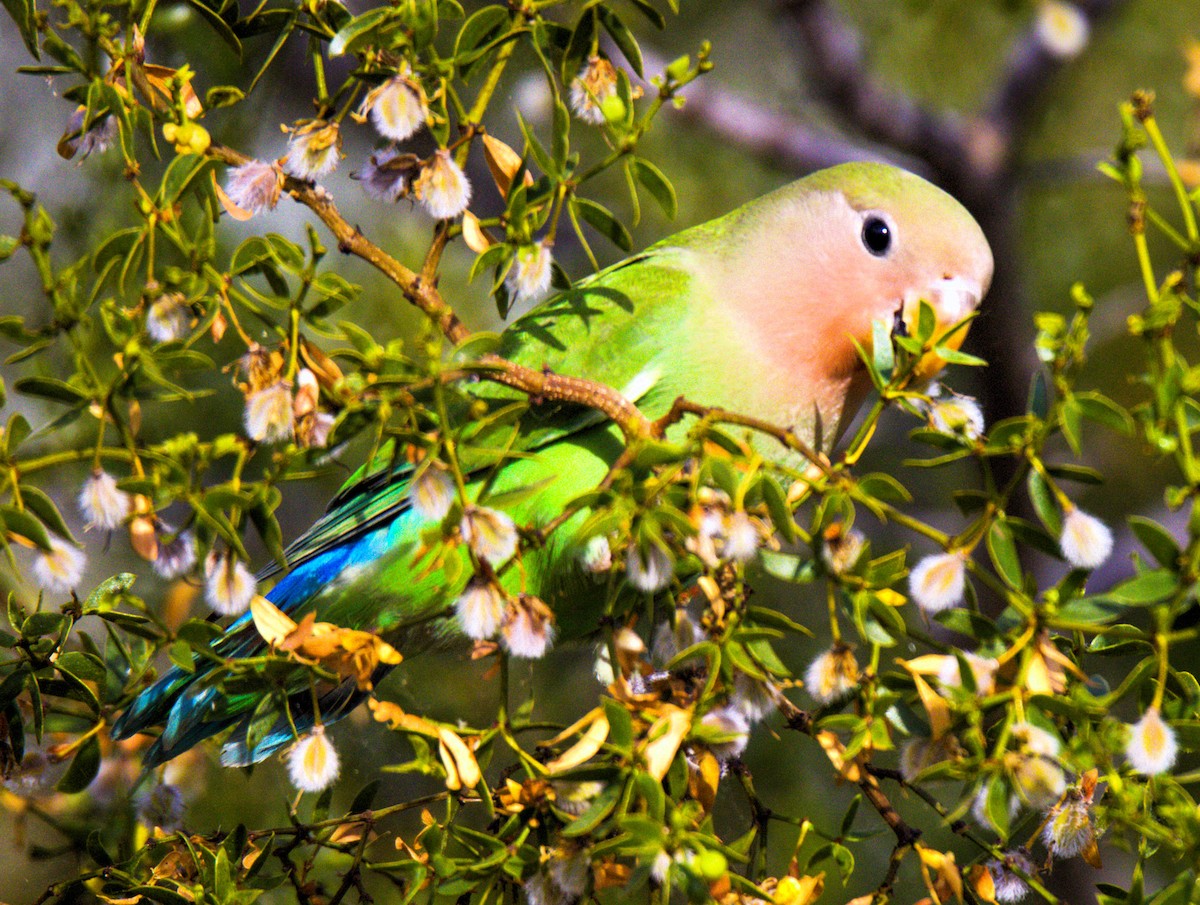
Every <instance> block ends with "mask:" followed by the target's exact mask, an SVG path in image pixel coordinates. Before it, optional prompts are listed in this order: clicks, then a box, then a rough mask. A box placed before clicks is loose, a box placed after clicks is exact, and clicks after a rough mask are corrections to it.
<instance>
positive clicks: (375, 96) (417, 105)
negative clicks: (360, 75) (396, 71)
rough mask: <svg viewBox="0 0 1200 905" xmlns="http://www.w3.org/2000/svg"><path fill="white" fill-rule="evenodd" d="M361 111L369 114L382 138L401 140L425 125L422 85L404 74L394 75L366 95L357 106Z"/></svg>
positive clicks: (425, 113)
mask: <svg viewBox="0 0 1200 905" xmlns="http://www.w3.org/2000/svg"><path fill="white" fill-rule="evenodd" d="M363 113H369V115H370V117H371V124H372V125H373V126H375V128H376V129H377V130H378V131H379V134H380V135H382V136H383V137H384V138H390V139H391V140H392V141H404V140H405V139H407V138H411V137H412V136H413V135H415V134H416V133H417V132H418V131H419V130H420V128H421V127H422V126H423V125H425V120H426V118H427V117H428V115H429V110H428V108H427V107H426V106H425V94H424V92H423V91H422V90H421V87H420V86H419V85H418V84H417V83H416V82H414V81H413V80H412V79H410V78H408V77H407V76H404V75H395V76H392V78H390V79H388V80H387V81H386V82H384V83H383V84H382V85H380V86H378V87H377V88H374V89H373V90H372V91H371V92H370V93H369V94H368V95H367V96H366V98H365V99H364V100H363V102H362V106H361V107H360V108H359V114H360V115H361V114H363Z"/></svg>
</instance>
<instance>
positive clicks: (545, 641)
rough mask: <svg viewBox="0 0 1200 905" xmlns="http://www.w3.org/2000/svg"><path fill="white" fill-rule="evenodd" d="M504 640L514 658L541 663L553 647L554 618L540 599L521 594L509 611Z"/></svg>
mask: <svg viewBox="0 0 1200 905" xmlns="http://www.w3.org/2000/svg"><path fill="white" fill-rule="evenodd" d="M501 640H502V641H503V642H504V649H505V650H507V651H508V652H509V653H510V654H512V655H513V656H514V657H522V658H524V659H526V660H537V659H540V658H541V657H544V656H545V655H546V651H548V650H549V649H550V645H551V644H553V643H554V615H553V614H552V613H551V612H550V608H549V607H548V606H546V604H545V603H543V602H542V601H541V600H539V599H538V598H537V597H534V596H533V595H531V594H522V595H521V596H520V597H518V598H517V599H516V600H515V601H513V602H512V603H511V604H510V606H509V608H508V613H507V614H506V616H505V619H504V628H503V629H502V632H501Z"/></svg>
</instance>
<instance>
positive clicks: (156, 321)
mask: <svg viewBox="0 0 1200 905" xmlns="http://www.w3.org/2000/svg"><path fill="white" fill-rule="evenodd" d="M191 326H192V308H191V306H190V305H189V304H188V303H187V299H185V298H184V297H183V293H181V292H164V293H163V294H162V295H160V296H159V297H158V298H157V299H155V300H154V301H153V302H152V303H151V304H150V309H149V310H148V311H147V312H146V332H147V333H149V334H150V338H151V339H152V340H154V341H155V342H157V343H167V342H171V341H173V340H176V339H182V338H183V337H184V336H186V335H187V332H188V330H189V329H190V328H191Z"/></svg>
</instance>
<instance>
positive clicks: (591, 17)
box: [562, 6, 596, 85]
mask: <svg viewBox="0 0 1200 905" xmlns="http://www.w3.org/2000/svg"><path fill="white" fill-rule="evenodd" d="M595 38H596V7H595V6H589V7H588V8H586V9H585V10H584V11H583V13H582V14H580V16H579V21H578V22H577V23H575V29H574V31H572V32H571V40H570V42H569V43H568V44H567V51H566V53H564V54H563V62H562V82H563V84H564V85H570V84H571V83H572V82H573V81H574V80H575V79H576V78H577V77H578V76H579V70H580V69H582V68H583V64H584V61H585V60H587V58H588V56H589V54H591V52H592V46H593V45H594V44H595Z"/></svg>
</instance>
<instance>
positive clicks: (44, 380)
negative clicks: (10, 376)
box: [13, 377, 89, 405]
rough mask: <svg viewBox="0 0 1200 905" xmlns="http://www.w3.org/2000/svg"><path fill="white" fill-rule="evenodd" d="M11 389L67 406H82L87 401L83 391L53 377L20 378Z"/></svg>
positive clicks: (86, 395)
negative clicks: (63, 403)
mask: <svg viewBox="0 0 1200 905" xmlns="http://www.w3.org/2000/svg"><path fill="white" fill-rule="evenodd" d="M13 389H14V390H16V391H17V392H18V393H22V394H24V395H26V396H37V397H40V398H42V399H52V400H54V401H55V402H65V403H67V404H69V405H82V404H83V403H85V402H87V401H88V399H89V397H88V394H87V393H85V392H83V390H81V389H79V388H78V387H74V386H71V384H69V383H67V382H66V381H65V380H58V379H57V378H54V377H22V378H21V379H20V380H18V381H17V382H16V383H14V384H13Z"/></svg>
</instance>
